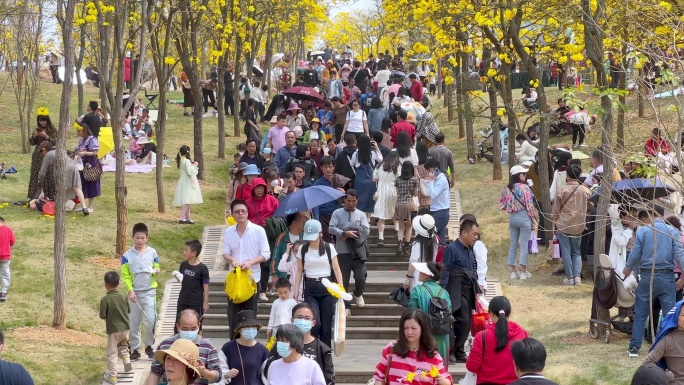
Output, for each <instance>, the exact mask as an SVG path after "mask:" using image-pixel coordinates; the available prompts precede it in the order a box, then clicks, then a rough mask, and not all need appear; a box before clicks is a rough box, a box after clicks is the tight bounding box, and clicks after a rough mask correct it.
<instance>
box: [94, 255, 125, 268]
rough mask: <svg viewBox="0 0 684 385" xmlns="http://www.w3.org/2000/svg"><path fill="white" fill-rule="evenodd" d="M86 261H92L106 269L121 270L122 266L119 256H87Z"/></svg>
mask: <svg viewBox="0 0 684 385" xmlns="http://www.w3.org/2000/svg"><path fill="white" fill-rule="evenodd" d="M86 262H89V263H92V264H94V265H97V266H102V267H104V268H106V269H111V270H119V268H120V267H121V260H120V259H117V258H109V257H105V256H103V255H94V256H92V257H88V258H86Z"/></svg>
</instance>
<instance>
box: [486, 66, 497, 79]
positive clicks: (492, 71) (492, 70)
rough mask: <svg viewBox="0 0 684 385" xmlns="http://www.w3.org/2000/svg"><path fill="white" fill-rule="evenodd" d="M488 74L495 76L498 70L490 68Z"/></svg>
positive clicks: (491, 76)
mask: <svg viewBox="0 0 684 385" xmlns="http://www.w3.org/2000/svg"><path fill="white" fill-rule="evenodd" d="M487 76H489V77H490V78H493V77H494V76H496V70H495V69H494V68H490V69H488V70H487Z"/></svg>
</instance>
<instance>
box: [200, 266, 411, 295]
mask: <svg viewBox="0 0 684 385" xmlns="http://www.w3.org/2000/svg"><path fill="white" fill-rule="evenodd" d="M407 266H408V262H405V263H404V265H403V266H402V267H401V268H400V269H398V271H403V270H405V269H407ZM394 274H398V273H394ZM402 277H403V275H402ZM400 283H401V282H398V281H397V282H373V281H372V280H371V278H369V279H368V281H367V282H366V289H365V292H367V293H374V292H381V293H388V294H389V292H391V291H392V290H394V289H396V288H397V286H399V284H400ZM354 287H355V285H354V283H353V282H352V283H350V284H349V292H352V291H354ZM220 293H222V294H223V296H222V297H221V299H222V300H225V299H226V293H225V283H224V282H223V281H221V282H218V281H211V282H209V296H212V294H213V295H215V296H219V295H220ZM273 298H274V299H275V296H274V297H273ZM209 302H213V300H211V299H210V300H209Z"/></svg>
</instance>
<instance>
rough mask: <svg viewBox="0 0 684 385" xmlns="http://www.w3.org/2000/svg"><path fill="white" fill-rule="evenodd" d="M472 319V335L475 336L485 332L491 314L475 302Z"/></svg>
mask: <svg viewBox="0 0 684 385" xmlns="http://www.w3.org/2000/svg"><path fill="white" fill-rule="evenodd" d="M471 319H472V322H471V324H470V334H471V335H473V336H474V335H475V334H477V333H479V332H481V331H483V330H485V328H486V327H487V323H488V322H489V321H490V318H489V313H488V312H487V311H486V310H485V309H484V307H482V305H481V304H480V302H479V301H476V302H475V311H473V314H472V317H471Z"/></svg>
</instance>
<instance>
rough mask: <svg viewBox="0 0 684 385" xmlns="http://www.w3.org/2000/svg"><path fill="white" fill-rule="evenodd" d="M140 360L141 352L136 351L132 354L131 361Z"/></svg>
mask: <svg viewBox="0 0 684 385" xmlns="http://www.w3.org/2000/svg"><path fill="white" fill-rule="evenodd" d="M139 359H140V352H139V351H137V350H134V351H133V353H131V361H137V360H139Z"/></svg>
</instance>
